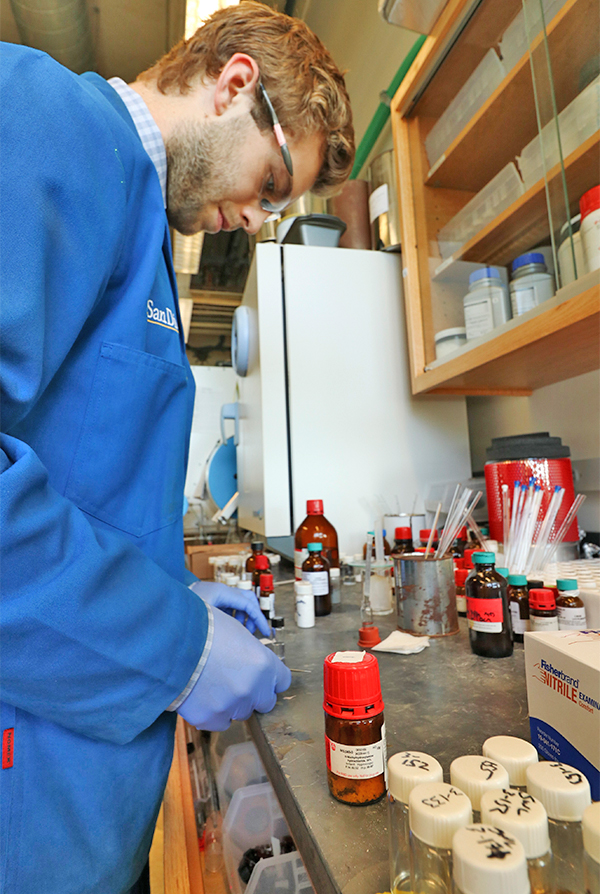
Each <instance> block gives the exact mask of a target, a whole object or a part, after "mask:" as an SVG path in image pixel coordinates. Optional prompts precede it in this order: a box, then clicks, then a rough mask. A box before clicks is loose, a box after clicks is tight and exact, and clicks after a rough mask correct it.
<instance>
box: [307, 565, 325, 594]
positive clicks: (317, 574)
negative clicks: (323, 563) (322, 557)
mask: <svg viewBox="0 0 600 894" xmlns="http://www.w3.org/2000/svg"><path fill="white" fill-rule="evenodd" d="M302 580H307V581H309V583H311V584H312V588H313V595H314V596H327V594H328V593H329V573H328V572H327V571H303V572H302Z"/></svg>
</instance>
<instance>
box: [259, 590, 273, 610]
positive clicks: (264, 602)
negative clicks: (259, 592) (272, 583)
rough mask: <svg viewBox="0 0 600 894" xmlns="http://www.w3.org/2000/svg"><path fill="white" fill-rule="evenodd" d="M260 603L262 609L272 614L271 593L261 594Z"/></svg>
mask: <svg viewBox="0 0 600 894" xmlns="http://www.w3.org/2000/svg"><path fill="white" fill-rule="evenodd" d="M258 603H259V605H260V610H261V611H263V612H269V615H270V614H271V596H270V595H269V594H267V595H266V596H259V599H258Z"/></svg>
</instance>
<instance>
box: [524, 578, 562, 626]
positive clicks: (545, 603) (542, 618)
mask: <svg viewBox="0 0 600 894" xmlns="http://www.w3.org/2000/svg"><path fill="white" fill-rule="evenodd" d="M529 624H530V627H531V630H533V631H536V630H558V612H557V610H556V596H555V595H554V591H553V590H550V589H546V588H545V587H543V588H540V589H539V590H530V591H529Z"/></svg>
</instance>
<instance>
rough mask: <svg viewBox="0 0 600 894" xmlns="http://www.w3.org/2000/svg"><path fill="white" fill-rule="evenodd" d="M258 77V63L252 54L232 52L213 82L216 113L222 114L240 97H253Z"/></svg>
mask: <svg viewBox="0 0 600 894" xmlns="http://www.w3.org/2000/svg"><path fill="white" fill-rule="evenodd" d="M259 79H260V72H259V70H258V65H257V64H256V62H255V61H254V59H253V58H252V56H247V55H246V53H234V54H233V56H232V57H231V59H229V60H228V61H227V62H226V63H225V65H224V66H223V68H222V69H221V72H220V74H219V77H218V78H217V81H216V84H215V92H214V103H215V111H216V113H217V115H222V114H223V112H225V111H226V110H227V109H228V108H229V106H230V105H231V103H233V102H235V101H236V100H237V99H239V98H240V97H242V96H249V97H253V96H254V93H255V90H256V85H257V84H258V81H259Z"/></svg>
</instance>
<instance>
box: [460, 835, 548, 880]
mask: <svg viewBox="0 0 600 894" xmlns="http://www.w3.org/2000/svg"><path fill="white" fill-rule="evenodd" d="M452 858H453V873H452V875H453V887H452V891H453V892H454V894H530V891H531V890H532V889H531V887H530V885H529V877H528V874H527V861H526V859H525V850H524V848H523V845H522V844H521V842H520V841H519V840H518V838H517V837H516V836H514V835H509V833H508V832H506V831H505V830H504V829H500V828H498V827H497V826H493V825H471V826H465V827H464V828H462V829H459V830H458V831H457V832H456V834H455V836H454V839H453V842H452ZM536 894H537V892H536Z"/></svg>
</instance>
